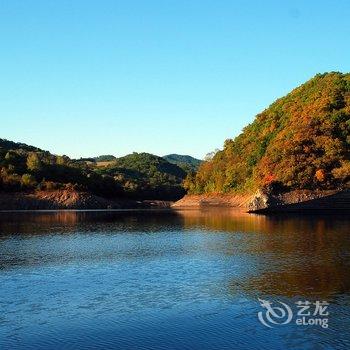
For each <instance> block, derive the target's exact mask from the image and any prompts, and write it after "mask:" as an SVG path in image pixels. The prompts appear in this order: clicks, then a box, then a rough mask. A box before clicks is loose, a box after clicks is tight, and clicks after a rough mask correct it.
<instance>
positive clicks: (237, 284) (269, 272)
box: [181, 210, 350, 297]
mask: <svg viewBox="0 0 350 350" xmlns="http://www.w3.org/2000/svg"><path fill="white" fill-rule="evenodd" d="M181 215H182V216H183V218H184V225H185V227H186V228H195V227H197V228H202V229H205V230H206V231H208V232H209V233H210V232H212V231H213V230H215V231H225V232H227V233H229V234H228V235H227V239H226V240H225V246H224V247H221V249H222V252H223V253H224V254H230V255H235V254H237V255H238V256H240V254H242V253H243V254H249V257H248V258H245V259H244V263H245V264H251V268H249V271H250V272H251V271H253V272H252V274H251V275H247V274H244V275H243V277H235V278H231V280H230V282H229V284H228V288H229V290H230V291H231V292H232V293H240V292H242V291H244V293H251V294H254V295H257V296H261V295H262V294H274V295H286V296H319V297H328V296H330V295H332V294H336V293H343V292H349V291H350V278H349V277H350V276H349V265H350V260H349V253H348V252H349V251H350V237H349V235H348V231H349V227H350V220H349V219H348V218H346V217H344V216H336V215H328V216H327V215H307V216H306V215H305V216H302V215H292V214H283V215H278V216H260V215H249V214H246V213H242V212H239V211H232V210H231V211H230V210H218V211H216V212H215V211H212V210H207V211H201V212H200V211H197V212H196V211H183V212H181ZM237 236H238V237H239V239H237ZM234 268H235V267H234V266H233V269H234Z"/></svg>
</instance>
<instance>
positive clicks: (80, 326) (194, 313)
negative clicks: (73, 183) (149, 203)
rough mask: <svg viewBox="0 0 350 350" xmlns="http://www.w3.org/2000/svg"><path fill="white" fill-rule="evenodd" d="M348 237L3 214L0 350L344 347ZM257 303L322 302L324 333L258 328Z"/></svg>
mask: <svg viewBox="0 0 350 350" xmlns="http://www.w3.org/2000/svg"><path fill="white" fill-rule="evenodd" d="M349 227H350V218H348V217H346V216H344V215H342V216H337V215H304V216H303V215H291V214H283V215H274V216H264V215H252V214H246V213H242V212H239V211H232V210H207V211H205V210H203V211H197V210H188V211H138V212H136V211H60V212H21V213H4V212H3V213H0V283H1V294H0V306H1V308H2V313H1V315H0V348H1V349H7V348H8V349H56V348H57V349H62V348H78V349H79V348H84V349H85V348H88V347H90V348H93V349H108V348H111V349H129V348H130V349H139V348H142V349H187V348H188V349H197V348H198V349H231V348H234V349H265V348H266V349H289V348H290V349H308V348H310V349H313V348H325V349H328V348H332V349H335V348H337V349H342V348H343V349H347V348H349V346H350V343H349V339H350V336H349V329H350V327H349V326H350V322H349V317H348V313H349V311H350V306H349V301H350V276H349V267H350V266H349V265H350V249H349V248H350V234H349V233H350V232H349ZM258 297H259V298H265V299H267V300H284V301H285V302H288V303H294V302H295V301H296V300H327V301H328V302H329V303H330V304H331V307H330V311H331V318H330V328H329V329H327V330H325V329H320V328H317V327H310V328H308V329H307V332H306V331H305V328H300V327H296V326H295V325H294V326H293V325H285V326H280V327H279V328H277V329H274V330H270V329H265V328H264V326H263V325H261V324H260V323H259V322H258V321H257V317H256V315H257V312H258V311H259V310H260V309H259V307H260V306H259V303H258V302H257V298H258ZM316 344H322V345H320V346H319V347H316Z"/></svg>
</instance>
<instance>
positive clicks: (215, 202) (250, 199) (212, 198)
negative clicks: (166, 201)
mask: <svg viewBox="0 0 350 350" xmlns="http://www.w3.org/2000/svg"><path fill="white" fill-rule="evenodd" d="M210 207H229V208H239V209H242V210H244V211H246V212H250V213H269V212H301V211H327V210H346V211H350V190H349V189H345V190H344V189H343V190H329V191H322V190H317V191H311V190H295V191H290V192H286V193H273V192H271V191H269V190H258V191H257V192H256V193H254V194H237V195H232V194H205V195H186V196H185V197H184V198H182V199H180V200H179V201H177V202H176V203H175V204H173V205H172V208H175V209H191V208H192V209H199V208H210Z"/></svg>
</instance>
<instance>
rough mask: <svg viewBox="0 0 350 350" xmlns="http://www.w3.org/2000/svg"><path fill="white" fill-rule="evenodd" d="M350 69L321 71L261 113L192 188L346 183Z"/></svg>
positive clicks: (207, 165)
mask: <svg viewBox="0 0 350 350" xmlns="http://www.w3.org/2000/svg"><path fill="white" fill-rule="evenodd" d="M349 177H350V74H342V73H337V72H332V73H325V74H318V75H316V76H315V77H314V78H313V79H311V80H309V81H308V82H306V83H305V84H303V85H301V86H300V87H298V88H296V89H294V90H293V91H292V92H291V93H289V94H288V95H287V96H285V97H283V98H280V99H278V100H277V101H275V102H274V103H273V104H272V105H271V106H270V107H269V108H267V109H266V110H265V111H263V112H262V113H260V114H258V115H257V116H256V118H255V120H254V122H253V123H252V124H250V125H248V126H247V127H245V128H244V129H243V132H242V133H241V134H240V135H239V136H238V137H236V138H235V139H234V140H227V141H226V142H225V145H224V148H223V150H222V151H219V152H217V153H216V154H215V155H214V157H213V158H212V159H211V160H209V161H207V162H204V163H203V164H202V165H201V166H200V168H199V170H198V172H197V174H196V175H195V176H193V175H191V178H188V179H187V180H186V182H185V186H186V188H187V189H188V190H189V192H190V193H212V192H220V193H227V192H235V191H252V190H254V189H256V188H258V187H261V186H264V185H266V184H269V183H273V182H278V183H280V184H281V185H282V186H284V187H285V188H290V189H305V188H307V189H315V188H322V189H330V188H337V187H344V186H347V185H348V183H349V180H350V179H349Z"/></svg>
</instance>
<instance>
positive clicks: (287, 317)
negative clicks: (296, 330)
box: [258, 298, 293, 328]
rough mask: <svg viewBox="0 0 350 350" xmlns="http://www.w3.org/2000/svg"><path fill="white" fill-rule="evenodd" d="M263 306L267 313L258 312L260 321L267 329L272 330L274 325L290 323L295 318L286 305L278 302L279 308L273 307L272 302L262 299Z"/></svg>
mask: <svg viewBox="0 0 350 350" xmlns="http://www.w3.org/2000/svg"><path fill="white" fill-rule="evenodd" d="M259 301H260V304H261V306H262V307H263V308H264V309H265V311H259V312H258V318H259V321H260V322H261V323H262V324H263V325H264V326H266V327H269V328H272V326H274V325H282V324H287V323H289V322H290V321H291V320H292V318H293V312H292V309H291V308H290V307H289V306H288V305H287V304H285V303H282V302H281V301H278V304H279V305H278V306H273V305H272V304H273V303H272V302H270V301H268V300H263V299H260V298H259Z"/></svg>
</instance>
